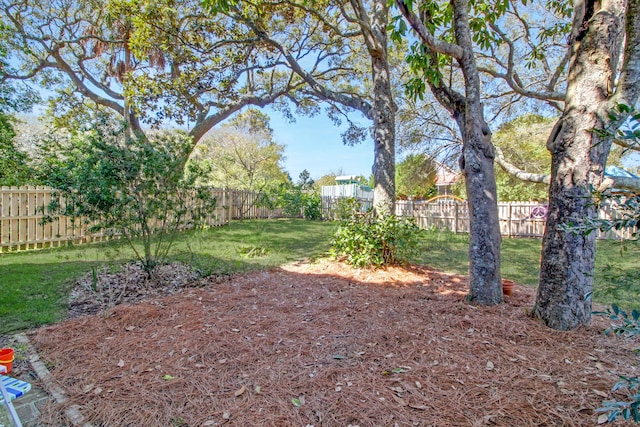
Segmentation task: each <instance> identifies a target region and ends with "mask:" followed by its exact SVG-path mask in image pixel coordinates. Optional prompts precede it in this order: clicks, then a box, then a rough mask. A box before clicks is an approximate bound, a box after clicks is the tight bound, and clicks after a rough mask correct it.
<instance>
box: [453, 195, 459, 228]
mask: <svg viewBox="0 0 640 427" xmlns="http://www.w3.org/2000/svg"><path fill="white" fill-rule="evenodd" d="M453 205H454V206H455V209H454V211H453V212H454V219H453V232H454V233H457V232H458V215H459V214H458V206H459V203H458V202H453Z"/></svg>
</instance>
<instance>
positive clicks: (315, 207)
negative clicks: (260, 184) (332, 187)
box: [258, 183, 322, 220]
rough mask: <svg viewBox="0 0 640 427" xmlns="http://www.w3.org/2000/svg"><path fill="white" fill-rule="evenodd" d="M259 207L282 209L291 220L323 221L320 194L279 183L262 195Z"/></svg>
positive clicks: (264, 191) (265, 190) (268, 188)
mask: <svg viewBox="0 0 640 427" xmlns="http://www.w3.org/2000/svg"><path fill="white" fill-rule="evenodd" d="M258 205H259V206H265V207H267V208H269V209H276V208H281V209H282V210H283V212H284V214H285V216H287V217H289V218H304V219H309V220H319V219H322V199H321V198H320V196H319V195H318V194H314V193H310V192H308V191H306V190H302V188H301V186H294V185H292V184H284V183H277V184H275V185H271V186H268V187H267V188H266V189H264V190H263V191H262V193H261V197H260V200H259V201H258Z"/></svg>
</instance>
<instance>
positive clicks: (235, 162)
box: [187, 109, 289, 217]
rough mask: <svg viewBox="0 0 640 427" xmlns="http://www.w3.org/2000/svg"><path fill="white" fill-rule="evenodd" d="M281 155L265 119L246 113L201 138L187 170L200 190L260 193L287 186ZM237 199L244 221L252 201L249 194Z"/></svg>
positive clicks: (266, 118) (280, 148)
mask: <svg viewBox="0 0 640 427" xmlns="http://www.w3.org/2000/svg"><path fill="white" fill-rule="evenodd" d="M283 153H284V146H282V145H279V144H277V143H276V142H275V141H274V140H273V134H272V130H271V128H270V127H269V118H268V116H266V115H265V114H263V113H261V112H260V111H258V110H256V109H248V110H246V111H245V112H243V113H241V114H239V115H237V116H236V117H234V118H233V119H232V120H231V121H230V122H229V123H227V124H225V125H223V126H222V127H220V128H219V129H215V130H213V131H212V132H211V133H210V134H209V135H208V136H207V137H205V138H204V139H203V140H202V141H201V142H200V143H199V144H198V145H197V146H196V148H195V150H194V152H193V153H192V155H191V160H190V162H189V164H188V166H187V169H188V171H189V173H190V175H192V176H194V177H195V179H196V183H197V184H198V185H200V186H211V187H221V188H226V189H233V190H247V191H248V192H255V193H260V192H262V191H264V190H265V189H266V188H267V187H268V186H270V185H277V184H279V183H288V182H289V177H288V175H287V174H286V172H284V171H283V170H282V167H281V164H280V163H281V161H282V159H283ZM238 197H240V199H238V200H236V204H237V205H238V206H240V214H241V216H242V217H244V215H245V214H246V213H247V212H248V211H249V209H251V207H252V206H253V205H254V202H252V201H253V200H256V199H255V198H253V197H251V196H250V194H249V193H243V194H241V195H239V196H238Z"/></svg>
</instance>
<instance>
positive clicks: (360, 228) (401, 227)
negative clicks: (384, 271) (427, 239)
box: [330, 209, 420, 267]
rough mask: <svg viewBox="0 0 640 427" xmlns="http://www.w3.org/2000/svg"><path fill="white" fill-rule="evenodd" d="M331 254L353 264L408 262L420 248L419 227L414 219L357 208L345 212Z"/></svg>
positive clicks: (368, 265) (362, 265) (369, 264)
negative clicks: (376, 214)
mask: <svg viewBox="0 0 640 427" xmlns="http://www.w3.org/2000/svg"><path fill="white" fill-rule="evenodd" d="M342 214H343V215H345V216H344V217H343V219H341V220H340V226H339V227H338V230H337V231H336V233H335V235H334V238H333V242H332V243H333V246H332V248H331V251H330V253H331V256H333V257H334V258H338V259H343V260H344V261H346V262H347V263H349V264H351V265H353V266H354V267H380V266H384V265H397V264H402V263H404V262H406V261H407V260H408V259H410V258H411V256H413V255H414V254H415V253H416V251H417V250H418V242H419V240H418V236H419V233H420V230H419V228H418V226H417V225H416V224H415V222H414V221H413V220H412V219H409V220H404V219H401V218H398V217H396V216H395V215H383V216H374V215H373V214H372V213H360V212H358V211H357V210H356V209H352V210H351V211H345V212H342Z"/></svg>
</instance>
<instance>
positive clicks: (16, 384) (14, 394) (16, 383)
mask: <svg viewBox="0 0 640 427" xmlns="http://www.w3.org/2000/svg"><path fill="white" fill-rule="evenodd" d="M0 378H2V385H3V386H4V388H5V390H6V391H7V394H8V395H9V400H13V399H16V398H18V397H20V396H22V395H23V394H25V393H26V392H28V391H29V390H31V384H29V383H28V382H26V381H22V380H19V379H16V378H13V377H8V376H6V375H0ZM3 403H4V398H3V397H2V394H0V405H2V404H3Z"/></svg>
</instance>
